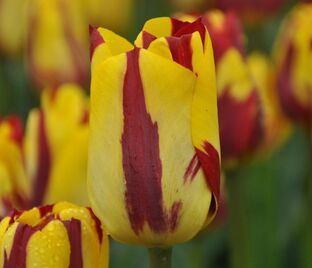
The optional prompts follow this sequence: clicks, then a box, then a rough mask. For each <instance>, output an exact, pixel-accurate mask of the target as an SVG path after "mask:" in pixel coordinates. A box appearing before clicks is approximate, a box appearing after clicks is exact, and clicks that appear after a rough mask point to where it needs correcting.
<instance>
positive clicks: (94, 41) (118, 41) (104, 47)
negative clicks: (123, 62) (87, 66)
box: [90, 27, 133, 66]
mask: <svg viewBox="0 0 312 268" xmlns="http://www.w3.org/2000/svg"><path fill="white" fill-rule="evenodd" d="M90 37H91V48H90V54H91V60H92V66H94V65H95V64H98V63H101V62H102V61H104V60H105V59H107V58H108V57H111V56H115V55H118V54H121V53H124V52H127V51H130V50H131V49H133V45H132V44H131V43H129V42H128V41H127V40H126V39H124V38H123V37H121V36H119V35H117V34H115V33H114V32H112V31H110V30H107V29H104V28H98V29H96V28H92V27H91V28H90Z"/></svg>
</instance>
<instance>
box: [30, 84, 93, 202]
mask: <svg viewBox="0 0 312 268" xmlns="http://www.w3.org/2000/svg"><path fill="white" fill-rule="evenodd" d="M41 102H42V107H41V108H35V109H33V110H32V111H31V112H30V114H29V117H28V120H27V125H26V134H25V163H26V170H27V175H28V177H29V180H30V182H31V184H32V188H31V189H32V204H31V206H38V205H41V204H47V203H54V202H58V201H62V200H67V201H70V202H74V203H77V204H80V205H87V204H88V197H87V191H86V176H87V173H86V170H87V167H86V165H87V148H88V136H89V128H88V99H87V98H86V96H85V95H84V92H83V90H82V89H81V88H80V87H78V86H75V85H71V84H66V85H63V86H61V87H59V88H58V89H46V90H44V91H43V95H42V101H41Z"/></svg>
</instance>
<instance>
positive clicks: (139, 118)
mask: <svg viewBox="0 0 312 268" xmlns="http://www.w3.org/2000/svg"><path fill="white" fill-rule="evenodd" d="M91 32H92V36H91V40H92V41H93V43H92V44H91V48H92V51H91V52H92V55H93V57H92V75H91V77H92V82H91V114H90V116H91V117H90V144H89V165H88V169H89V171H88V178H89V193H90V201H91V203H92V206H93V208H94V209H95V212H96V213H97V215H98V216H99V217H100V218H101V220H102V221H103V223H104V225H105V227H106V228H107V230H108V232H109V233H110V234H111V235H112V237H113V238H114V239H116V240H119V241H122V242H126V243H136V244H144V245H147V246H152V247H153V246H154V247H156V246H170V245H173V244H176V243H180V242H183V241H187V240H189V239H191V238H192V237H194V235H196V234H197V233H198V232H199V231H200V230H201V229H202V228H204V227H206V225H207V224H208V223H210V222H211V220H212V219H213V217H214V215H215V213H216V210H217V207H218V198H219V191H220V189H219V180H220V160H219V155H220V151H219V135H218V119H217V96H216V85H215V71H214V61H213V54H212V47H211V41H210V37H209V34H208V32H207V30H206V28H205V27H204V25H203V24H202V23H201V22H200V21H199V20H198V21H196V22H194V23H186V22H185V23H184V22H181V21H178V20H175V19H171V18H156V19H152V20H149V21H147V22H146V24H145V25H144V27H143V31H142V32H141V33H140V34H139V36H138V38H137V40H136V42H135V45H136V48H134V49H133V46H131V45H130V44H129V43H128V42H127V41H126V40H124V39H122V38H121V37H118V36H117V35H115V34H114V33H112V32H110V31H108V30H106V29H93V30H92V31H91Z"/></svg>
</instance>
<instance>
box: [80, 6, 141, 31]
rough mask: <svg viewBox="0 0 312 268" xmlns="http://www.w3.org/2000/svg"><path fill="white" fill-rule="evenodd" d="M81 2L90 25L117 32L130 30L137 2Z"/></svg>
mask: <svg viewBox="0 0 312 268" xmlns="http://www.w3.org/2000/svg"><path fill="white" fill-rule="evenodd" d="M79 1H80V2H81V3H82V7H83V10H84V11H85V13H86V16H87V19H88V23H89V24H90V25H93V26H97V27H99V26H102V27H104V26H105V27H107V28H110V29H113V30H116V31H117V30H118V31H125V30H128V29H129V28H130V26H131V21H132V14H133V9H134V7H133V5H134V2H135V0H114V1H111V0H79ZM79 1H78V2H79Z"/></svg>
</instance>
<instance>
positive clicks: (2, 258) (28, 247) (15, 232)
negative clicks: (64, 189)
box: [0, 202, 109, 268]
mask: <svg viewBox="0 0 312 268" xmlns="http://www.w3.org/2000/svg"><path fill="white" fill-rule="evenodd" d="M108 250H109V249H108V238H107V236H106V233H105V230H103V229H102V226H101V223H100V221H99V220H98V219H97V218H96V217H95V215H94V214H93V212H92V211H91V209H88V208H84V207H78V206H76V205H73V204H70V203H66V202H61V203H57V204H55V205H49V206H44V207H40V208H33V209H31V210H28V211H22V212H18V211H15V212H14V213H12V215H10V216H8V217H6V218H4V219H3V220H2V221H1V222H0V267H16V268H17V267H25V268H35V267H42V268H43V267H44V268H56V267H57V268H82V267H84V268H106V267H108Z"/></svg>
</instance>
